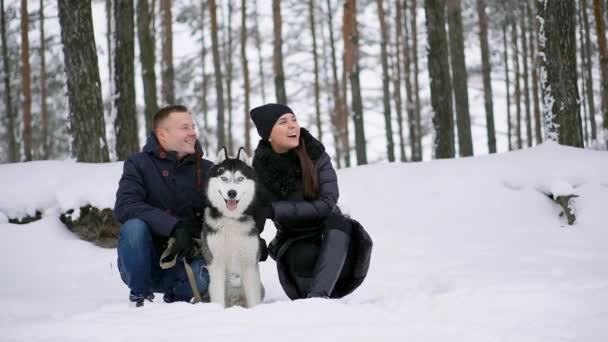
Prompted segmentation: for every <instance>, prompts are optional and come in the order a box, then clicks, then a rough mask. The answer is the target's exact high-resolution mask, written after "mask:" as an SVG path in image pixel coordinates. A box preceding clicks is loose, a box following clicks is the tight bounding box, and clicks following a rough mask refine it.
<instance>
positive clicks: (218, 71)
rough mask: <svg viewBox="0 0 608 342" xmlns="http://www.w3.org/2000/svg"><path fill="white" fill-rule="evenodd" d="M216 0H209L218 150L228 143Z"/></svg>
mask: <svg viewBox="0 0 608 342" xmlns="http://www.w3.org/2000/svg"><path fill="white" fill-rule="evenodd" d="M216 7H217V6H216V4H215V0H209V14H210V16H211V45H212V47H211V48H212V51H213V67H214V70H215V93H216V101H217V150H219V149H220V148H222V147H224V146H225V145H226V135H225V131H224V90H223V87H222V63H221V61H220V49H219V42H218V39H217V31H218V26H217V11H216Z"/></svg>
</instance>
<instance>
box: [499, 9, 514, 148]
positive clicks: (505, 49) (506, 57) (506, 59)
mask: <svg viewBox="0 0 608 342" xmlns="http://www.w3.org/2000/svg"><path fill="white" fill-rule="evenodd" d="M507 22H508V20H507V19H506V18H505V20H504V22H503V24H502V42H503V60H504V63H505V83H506V89H507V98H506V99H505V101H506V102H507V140H508V146H509V151H512V150H513V141H512V137H513V132H512V127H511V81H510V79H509V52H508V51H509V49H508V47H507V46H508V45H507V26H508V25H507Z"/></svg>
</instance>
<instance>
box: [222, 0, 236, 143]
mask: <svg viewBox="0 0 608 342" xmlns="http://www.w3.org/2000/svg"><path fill="white" fill-rule="evenodd" d="M232 9H233V6H232V0H228V32H227V33H226V35H225V38H227V39H228V41H227V42H225V44H224V46H225V47H227V51H226V53H225V55H224V61H225V62H226V105H227V106H226V107H227V110H228V127H227V133H228V151H234V146H233V145H234V139H233V137H232Z"/></svg>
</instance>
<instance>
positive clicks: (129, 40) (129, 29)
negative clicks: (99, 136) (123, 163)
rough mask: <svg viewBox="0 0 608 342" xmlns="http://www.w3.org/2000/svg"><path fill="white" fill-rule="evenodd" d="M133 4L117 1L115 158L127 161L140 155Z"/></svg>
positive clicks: (115, 1)
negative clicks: (136, 106) (134, 155)
mask: <svg viewBox="0 0 608 342" xmlns="http://www.w3.org/2000/svg"><path fill="white" fill-rule="evenodd" d="M133 14H134V9H133V1H129V0H114V28H115V34H114V37H115V45H114V46H116V51H115V52H114V88H115V93H114V94H113V96H114V101H115V102H114V106H115V107H116V120H115V121H114V129H115V131H116V155H117V157H118V160H126V159H127V158H128V157H129V156H130V155H132V154H134V153H137V152H138V151H139V142H138V135H137V110H136V108H135V66H134V61H135V38H134V33H133V27H134V25H133Z"/></svg>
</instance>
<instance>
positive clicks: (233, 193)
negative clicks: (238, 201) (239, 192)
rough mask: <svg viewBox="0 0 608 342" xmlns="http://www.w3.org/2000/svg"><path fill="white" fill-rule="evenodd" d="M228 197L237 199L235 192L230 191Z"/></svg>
mask: <svg viewBox="0 0 608 342" xmlns="http://www.w3.org/2000/svg"><path fill="white" fill-rule="evenodd" d="M228 197H230V198H235V197H236V191H235V190H230V191H228Z"/></svg>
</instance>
